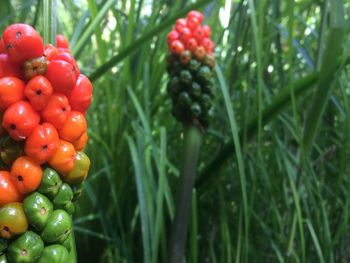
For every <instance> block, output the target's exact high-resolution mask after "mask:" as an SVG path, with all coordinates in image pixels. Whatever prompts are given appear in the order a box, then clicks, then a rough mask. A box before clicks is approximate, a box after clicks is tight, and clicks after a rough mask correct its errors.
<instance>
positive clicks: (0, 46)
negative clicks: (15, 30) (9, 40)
mask: <svg viewBox="0 0 350 263" xmlns="http://www.w3.org/2000/svg"><path fill="white" fill-rule="evenodd" d="M5 52H6V48H5V44H4V41H3V40H2V38H0V53H5Z"/></svg>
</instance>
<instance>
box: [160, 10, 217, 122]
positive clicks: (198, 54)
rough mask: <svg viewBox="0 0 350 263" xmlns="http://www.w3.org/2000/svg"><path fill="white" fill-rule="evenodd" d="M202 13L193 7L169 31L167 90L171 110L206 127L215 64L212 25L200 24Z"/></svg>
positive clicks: (184, 120)
mask: <svg viewBox="0 0 350 263" xmlns="http://www.w3.org/2000/svg"><path fill="white" fill-rule="evenodd" d="M202 22H203V14H201V13H200V12H198V11H190V12H189V13H188V14H187V17H186V18H180V19H178V20H177V21H176V24H175V26H174V28H173V29H172V31H171V32H170V33H169V34H168V39H167V42H168V47H169V51H170V54H169V55H168V61H167V62H168V65H167V71H168V73H169V76H170V79H169V82H168V87H167V89H168V93H169V95H170V97H171V99H172V102H173V109H172V113H173V115H174V117H175V118H176V119H177V120H179V121H181V122H183V123H192V124H196V125H197V126H200V127H201V128H206V127H207V126H208V125H209V110H210V108H211V98H212V94H213V92H212V89H213V76H212V70H213V68H214V66H215V58H214V54H213V51H214V43H213V41H212V40H211V39H210V36H211V29H210V27H209V26H208V25H201V23H202Z"/></svg>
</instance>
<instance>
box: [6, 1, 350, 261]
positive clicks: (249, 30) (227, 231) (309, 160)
mask: <svg viewBox="0 0 350 263" xmlns="http://www.w3.org/2000/svg"><path fill="white" fill-rule="evenodd" d="M42 2H43V1H42V0H28V1H15V0H13V1H9V0H2V1H1V8H0V31H2V30H3V29H4V28H5V27H6V26H7V25H9V24H10V23H14V22H25V23H29V24H31V25H34V26H35V27H36V28H37V30H38V31H39V32H41V33H43V22H44V19H43V15H42V12H43V6H42ZM191 8H197V9H199V10H201V11H203V12H204V13H205V16H206V19H205V23H206V24H209V25H210V26H211V27H212V32H213V39H214V41H215V43H216V49H215V54H216V59H217V67H216V69H215V81H216V89H215V100H214V107H213V109H212V110H211V126H210V128H209V129H208V131H207V134H206V135H205V137H204V140H203V146H202V151H201V155H200V162H199V175H198V177H197V182H196V188H195V189H194V190H193V201H192V211H191V225H190V232H189V236H188V243H187V250H186V262H222V263H229V262H249V263H250V262H259V263H260V262H324V263H332V262H349V261H350V253H349V249H350V232H349V218H350V177H349V176H350V166H349V163H350V119H349V117H350V116H349V114H350V104H349V100H350V86H349V80H350V75H349V74H350V71H349V67H348V66H347V64H348V62H349V44H350V38H349V34H348V33H349V27H348V24H349V14H350V3H349V1H347V0H344V1H342V0H324V1H315V0H298V1H297V0H283V1H282V0H269V1H268V0H258V1H254V0H243V1H241V0H216V1H211V0H201V1H197V2H195V1H185V0H179V1H171V0H157V1H156V0H153V1H152V0H121V1H111V0H106V1H93V0H88V1H82V0H75V1H73V0H57V10H56V14H57V32H58V33H63V34H64V35H66V36H67V37H68V38H69V40H70V43H71V49H72V51H73V53H74V55H75V56H76V58H77V60H78V62H79V65H80V67H81V71H82V72H83V73H84V74H86V75H88V76H89V77H91V79H92V80H93V84H94V100H93V104H92V106H91V108H90V109H89V112H88V124H89V131H88V132H89V137H90V140H89V143H88V146H87V149H86V151H87V153H88V155H89V156H90V158H91V161H92V167H91V171H90V174H89V178H88V180H87V182H86V184H85V189H84V194H83V197H82V199H81V200H80V201H79V203H78V204H77V213H76V214H75V216H74V228H75V232H76V239H77V250H78V258H79V262H103V263H105V262H106V263H109V262H114V263H116V262H135V263H138V262H147V263H148V262H152V263H155V262H166V258H167V242H168V239H169V234H170V223H171V220H172V219H173V217H174V211H175V207H174V206H175V205H174V199H175V198H174V196H175V195H176V189H177V185H178V176H179V170H178V167H180V161H181V154H182V127H181V125H179V124H178V123H176V121H175V120H174V119H173V118H172V116H171V114H170V109H171V105H170V99H169V98H168V96H167V94H166V83H167V80H168V78H167V74H166V70H165V66H166V63H165V58H166V54H167V45H166V34H167V32H168V31H170V30H171V24H172V23H174V22H175V19H176V18H178V17H181V16H184V15H185V14H186V12H187V10H189V9H191Z"/></svg>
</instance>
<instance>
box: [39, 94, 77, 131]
mask: <svg viewBox="0 0 350 263" xmlns="http://www.w3.org/2000/svg"><path fill="white" fill-rule="evenodd" d="M70 111H71V108H70V105H69V102H68V99H67V97H66V96H65V95H63V94H60V93H55V94H53V95H52V96H51V97H50V99H49V101H48V103H47V105H46V107H45V108H44V109H43V110H42V111H41V116H42V117H43V119H44V121H47V122H50V123H51V124H52V125H53V126H55V128H56V129H60V128H62V127H63V125H64V124H65V122H66V121H67V118H68V115H69V113H70Z"/></svg>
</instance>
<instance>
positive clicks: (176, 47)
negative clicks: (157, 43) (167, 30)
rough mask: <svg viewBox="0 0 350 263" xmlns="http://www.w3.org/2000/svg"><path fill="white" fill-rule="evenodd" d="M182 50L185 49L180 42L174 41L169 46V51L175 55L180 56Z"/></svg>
mask: <svg viewBox="0 0 350 263" xmlns="http://www.w3.org/2000/svg"><path fill="white" fill-rule="evenodd" d="M184 50H185V47H184V45H183V44H182V42H181V41H180V40H175V41H173V42H172V43H171V45H170V51H171V52H172V53H174V54H176V55H180V54H181V52H182V51H184Z"/></svg>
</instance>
